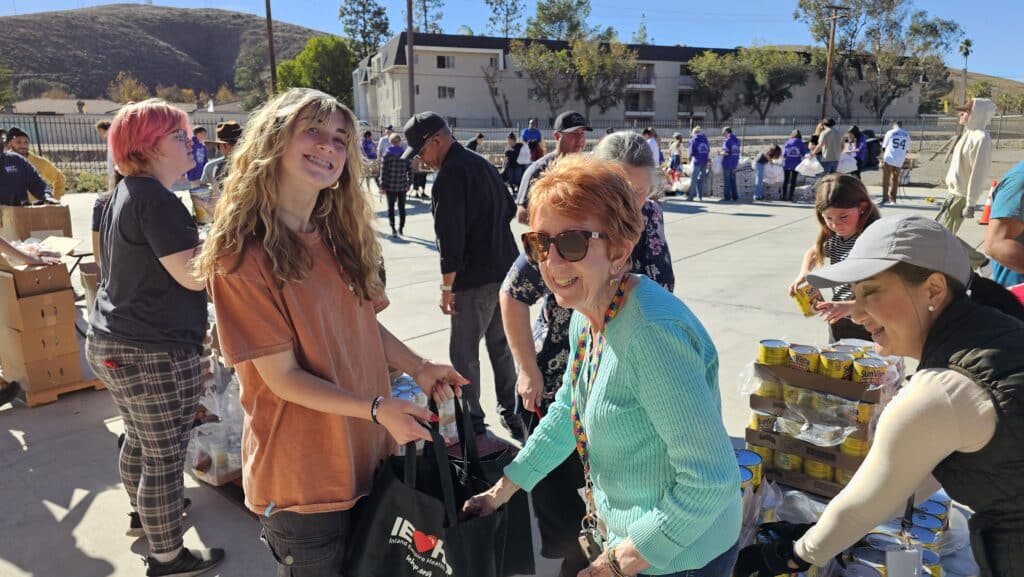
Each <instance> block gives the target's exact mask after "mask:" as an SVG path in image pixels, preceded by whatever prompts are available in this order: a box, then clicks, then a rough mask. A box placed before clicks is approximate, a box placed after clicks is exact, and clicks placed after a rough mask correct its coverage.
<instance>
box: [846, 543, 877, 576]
mask: <svg viewBox="0 0 1024 577" xmlns="http://www.w3.org/2000/svg"><path fill="white" fill-rule="evenodd" d="M850 557H851V558H852V559H853V561H854V562H855V563H861V564H864V565H867V566H868V567H871V568H872V569H875V570H876V571H878V573H879V574H880V575H881V576H882V577H885V576H886V572H885V550H883V549H875V548H874V547H856V548H854V549H853V550H851V551H850Z"/></svg>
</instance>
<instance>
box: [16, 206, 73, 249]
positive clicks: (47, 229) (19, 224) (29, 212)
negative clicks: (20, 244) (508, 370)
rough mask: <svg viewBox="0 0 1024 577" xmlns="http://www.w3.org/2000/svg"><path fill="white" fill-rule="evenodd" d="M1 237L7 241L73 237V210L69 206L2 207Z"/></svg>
mask: <svg viewBox="0 0 1024 577" xmlns="http://www.w3.org/2000/svg"><path fill="white" fill-rule="evenodd" d="M0 236H2V237H4V238H5V239H7V240H21V239H26V238H46V237H50V236H59V237H64V238H69V237H71V208H70V207H67V206H54V205H40V206H0Z"/></svg>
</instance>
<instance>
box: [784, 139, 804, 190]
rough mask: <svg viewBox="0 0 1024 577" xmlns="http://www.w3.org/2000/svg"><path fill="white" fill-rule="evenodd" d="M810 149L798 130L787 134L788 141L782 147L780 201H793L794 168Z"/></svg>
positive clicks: (795, 175) (794, 185) (795, 173)
mask: <svg viewBox="0 0 1024 577" xmlns="http://www.w3.org/2000/svg"><path fill="white" fill-rule="evenodd" d="M808 152H810V149H808V148H807V143H806V142H804V139H803V136H802V135H801V134H800V131H799V130H794V131H793V132H791V133H789V140H787V141H786V144H785V145H784V146H783V147H782V172H783V174H784V177H783V180H782V200H789V201H792V200H793V192H794V191H795V190H796V177H797V172H796V167H797V165H799V164H800V161H801V160H803V158H804V157H805V156H807V153H808Z"/></svg>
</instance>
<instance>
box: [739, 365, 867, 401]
mask: <svg viewBox="0 0 1024 577" xmlns="http://www.w3.org/2000/svg"><path fill="white" fill-rule="evenodd" d="M754 371H755V372H756V374H757V376H759V377H761V379H763V380H765V381H777V382H782V383H789V384H790V385H793V386H795V387H800V388H801V389H809V390H811V391H817V392H819V393H828V394H830V395H836V396H838V397H843V398H846V399H851V400H854V401H863V402H865V403H879V402H880V401H881V400H882V389H881V388H880V387H874V388H872V387H871V386H870V385H867V384H864V383H855V382H853V381H845V380H841V379H832V378H829V377H823V376H821V375H819V374H816V373H808V372H806V371H801V370H797V369H791V368H789V367H788V366H783V365H762V364H761V363H754Z"/></svg>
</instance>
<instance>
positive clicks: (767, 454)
mask: <svg viewBox="0 0 1024 577" xmlns="http://www.w3.org/2000/svg"><path fill="white" fill-rule="evenodd" d="M747 450H748V451H750V452H751V453H757V455H758V456H759V457H761V466H763V467H768V468H771V466H772V461H773V458H774V456H775V451H773V450H772V449H769V448H768V447H761V446H759V445H751V444H750V443H747Z"/></svg>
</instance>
